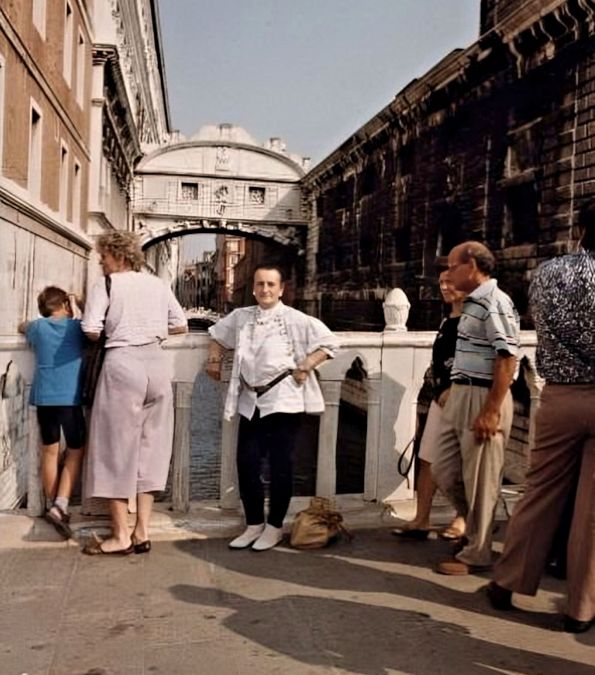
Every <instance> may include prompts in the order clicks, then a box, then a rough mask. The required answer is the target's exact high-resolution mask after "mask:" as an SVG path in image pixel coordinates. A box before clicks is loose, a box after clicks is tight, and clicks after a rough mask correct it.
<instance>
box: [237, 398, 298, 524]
mask: <svg viewBox="0 0 595 675" xmlns="http://www.w3.org/2000/svg"><path fill="white" fill-rule="evenodd" d="M301 416H302V413H273V414H272V415H267V416H266V417H262V418H261V417H260V414H259V411H258V408H257V409H256V411H255V413H254V416H253V417H252V419H251V420H249V419H247V418H246V417H240V429H239V437H238V454H237V464H238V482H239V485H240V498H241V500H242V504H243V505H244V512H245V514H246V524H247V525H259V524H260V523H264V522H265V518H264V486H263V483H262V477H261V471H262V460H263V459H264V458H265V457H268V460H269V469H270V490H269V493H270V494H269V517H268V519H267V522H268V523H269V524H270V525H273V526H274V527H282V525H283V518H285V514H286V513H287V509H288V508H289V500H290V499H291V495H292V493H293V449H294V447H295V439H296V432H297V428H298V425H299V423H300V419H301Z"/></svg>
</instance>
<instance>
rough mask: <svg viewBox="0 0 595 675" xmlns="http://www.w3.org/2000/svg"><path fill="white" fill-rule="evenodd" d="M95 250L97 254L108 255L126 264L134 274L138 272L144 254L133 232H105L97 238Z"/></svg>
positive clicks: (143, 259)
mask: <svg viewBox="0 0 595 675" xmlns="http://www.w3.org/2000/svg"><path fill="white" fill-rule="evenodd" d="M95 248H96V249H97V251H98V252H99V253H109V254H110V255H112V256H113V257H114V258H116V259H121V260H124V261H125V262H127V263H128V264H129V265H130V267H131V268H132V270H133V271H134V272H140V270H141V267H142V265H143V263H144V261H145V254H144V253H143V251H142V249H141V245H140V239H139V238H138V236H137V235H136V234H135V233H134V232H120V231H118V230H116V231H114V232H107V233H106V234H102V235H100V236H99V237H98V238H97V242H96V244H95Z"/></svg>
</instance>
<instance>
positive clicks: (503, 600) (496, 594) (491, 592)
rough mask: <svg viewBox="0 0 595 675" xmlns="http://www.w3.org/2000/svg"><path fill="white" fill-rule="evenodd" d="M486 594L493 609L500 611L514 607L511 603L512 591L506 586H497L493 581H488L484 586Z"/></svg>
mask: <svg viewBox="0 0 595 675" xmlns="http://www.w3.org/2000/svg"><path fill="white" fill-rule="evenodd" d="M486 594H487V596H488V600H489V601H490V605H492V607H493V608H494V609H498V610H501V611H508V610H510V609H514V605H513V604H512V591H509V590H508V589H507V588H502V586H498V584H497V583H496V582H495V581H490V583H489V584H488V585H487V586H486Z"/></svg>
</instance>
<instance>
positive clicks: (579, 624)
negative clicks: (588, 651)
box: [563, 614, 593, 633]
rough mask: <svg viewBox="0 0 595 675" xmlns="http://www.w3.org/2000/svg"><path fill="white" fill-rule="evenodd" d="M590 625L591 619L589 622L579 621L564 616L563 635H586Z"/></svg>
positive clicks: (591, 623)
mask: <svg viewBox="0 0 595 675" xmlns="http://www.w3.org/2000/svg"><path fill="white" fill-rule="evenodd" d="M592 625H593V619H591V621H579V620H578V619H573V618H572V617H571V616H567V615H566V614H565V615H564V628H563V630H564V632H565V633H586V632H587V631H588V630H589V628H591V626H592Z"/></svg>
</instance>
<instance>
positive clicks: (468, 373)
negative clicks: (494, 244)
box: [432, 241, 519, 575]
mask: <svg viewBox="0 0 595 675" xmlns="http://www.w3.org/2000/svg"><path fill="white" fill-rule="evenodd" d="M495 264H496V261H495V258H494V256H493V254H492V253H491V251H490V250H489V249H488V248H487V247H486V246H484V245H483V244H480V243H479V242H477V241H467V242H465V243H463V244H459V245H458V246H455V247H454V248H453V249H452V251H451V252H450V253H449V255H448V279H449V280H450V281H451V282H452V283H453V285H454V287H455V288H456V289H457V290H458V291H463V292H465V293H467V298H466V299H465V302H464V303H463V313H462V315H461V319H460V321H459V327H458V338H457V346H456V351H455V359H454V363H453V366H452V370H451V381H452V387H451V389H450V396H449V398H448V401H447V402H446V405H445V406H444V410H443V413H442V417H443V426H442V432H441V434H440V438H439V440H438V448H437V450H436V456H437V459H436V461H435V462H434V464H432V473H433V474H434V477H435V479H436V483H437V484H438V487H440V488H441V489H442V491H443V492H445V493H446V494H448V495H449V497H450V498H451V500H452V502H453V503H454V504H455V505H456V507H457V511H458V512H459V513H461V514H466V538H467V544H466V545H465V546H464V548H463V549H462V550H461V551H460V552H459V553H458V554H457V556H456V558H454V559H451V560H445V561H443V562H441V563H439V565H438V567H437V568H436V571H437V572H439V573H440V574H455V575H461V574H469V573H470V572H472V571H474V570H478V569H482V568H483V569H485V568H486V567H490V566H491V564H492V526H493V522H494V512H495V510H496V504H497V503H498V499H499V496H500V485H501V482H502V469H503V466H504V449H505V448H506V443H507V441H508V437H509V435H510V428H511V426H512V413H513V404H512V396H511V393H510V384H511V382H512V380H513V377H514V374H515V372H516V369H517V363H518V361H517V355H518V352H519V318H518V314H517V312H516V310H515V308H514V305H513V303H512V300H511V299H510V298H509V297H508V295H506V293H504V291H501V290H500V289H499V288H498V283H497V281H496V279H493V278H492V276H491V275H492V273H493V271H494V268H495Z"/></svg>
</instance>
